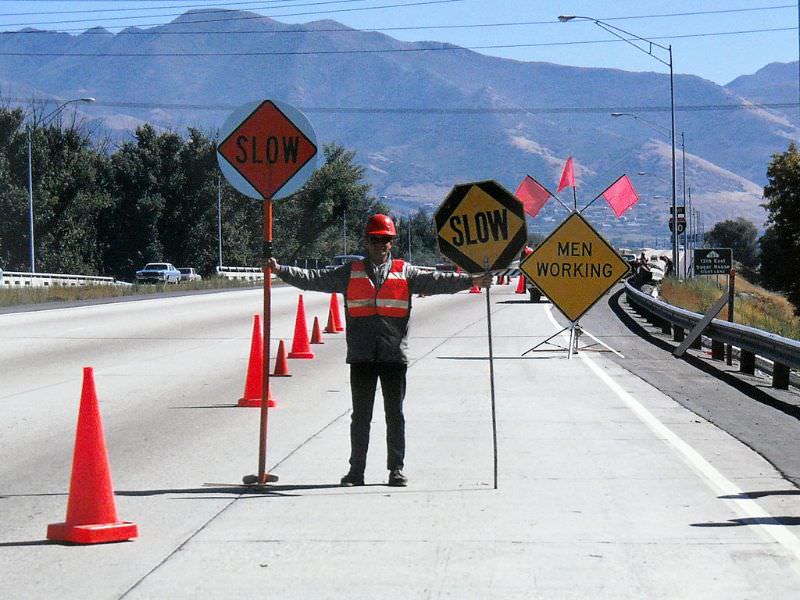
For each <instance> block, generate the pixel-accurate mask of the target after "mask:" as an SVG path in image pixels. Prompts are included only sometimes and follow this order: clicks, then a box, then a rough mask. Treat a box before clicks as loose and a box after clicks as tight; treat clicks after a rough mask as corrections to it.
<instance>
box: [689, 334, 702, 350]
mask: <svg viewBox="0 0 800 600" xmlns="http://www.w3.org/2000/svg"><path fill="white" fill-rule="evenodd" d="M689 348H691V349H692V350H702V349H703V336H702V335H698V336H697V338H695V340H694V341H693V342H692V343H691V344H689Z"/></svg>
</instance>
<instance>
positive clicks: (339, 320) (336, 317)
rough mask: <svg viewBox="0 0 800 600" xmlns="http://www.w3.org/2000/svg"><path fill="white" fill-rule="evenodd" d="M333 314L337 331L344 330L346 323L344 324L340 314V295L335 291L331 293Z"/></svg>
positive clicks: (331, 310)
mask: <svg viewBox="0 0 800 600" xmlns="http://www.w3.org/2000/svg"><path fill="white" fill-rule="evenodd" d="M330 312H331V314H333V326H334V327H335V328H336V331H337V332H339V331H344V325H342V317H341V315H340V314H339V297H338V296H337V295H336V293H335V292H334V293H333V294H331V309H330Z"/></svg>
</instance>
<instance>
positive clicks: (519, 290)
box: [516, 273, 525, 294]
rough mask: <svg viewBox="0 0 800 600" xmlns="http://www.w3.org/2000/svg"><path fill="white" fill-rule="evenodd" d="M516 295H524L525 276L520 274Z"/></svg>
mask: <svg viewBox="0 0 800 600" xmlns="http://www.w3.org/2000/svg"><path fill="white" fill-rule="evenodd" d="M516 293H517V294H524V293H525V276H524V275H523V274H522V273H520V274H519V281H518V282H517V291H516Z"/></svg>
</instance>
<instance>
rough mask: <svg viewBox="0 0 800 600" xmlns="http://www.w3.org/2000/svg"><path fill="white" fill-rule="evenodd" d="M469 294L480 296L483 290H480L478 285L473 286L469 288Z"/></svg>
mask: <svg viewBox="0 0 800 600" xmlns="http://www.w3.org/2000/svg"><path fill="white" fill-rule="evenodd" d="M469 293H470V294H480V293H481V288H479V287H478V286H477V285H473V286H472V287H471V288H469Z"/></svg>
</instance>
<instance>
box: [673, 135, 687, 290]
mask: <svg viewBox="0 0 800 600" xmlns="http://www.w3.org/2000/svg"><path fill="white" fill-rule="evenodd" d="M681 160H682V163H681V175H683V185H682V186H681V187H682V189H683V213H684V219H685V218H686V138H685V137H684V135H683V132H682V131H681ZM685 227H686V225H684V228H685ZM677 229H678V215H675V230H676V231H677ZM687 241H688V233H687V231H686V229H684V230H683V278H684V279H686V278H687V277H688V276H689V257H688V254H689V244H688V243H687Z"/></svg>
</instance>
